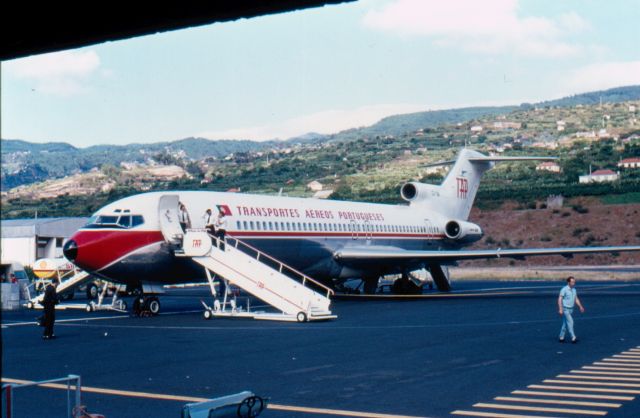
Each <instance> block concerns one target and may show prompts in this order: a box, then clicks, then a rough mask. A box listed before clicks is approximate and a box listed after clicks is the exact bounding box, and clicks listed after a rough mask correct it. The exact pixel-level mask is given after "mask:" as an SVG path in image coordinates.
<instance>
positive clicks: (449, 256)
mask: <svg viewBox="0 0 640 418" xmlns="http://www.w3.org/2000/svg"><path fill="white" fill-rule="evenodd" d="M623 251H640V246H638V245H630V246H612V247H565V248H529V249H505V250H503V249H501V248H497V249H491V250H448V251H410V250H403V249H402V248H397V247H347V248H343V249H340V250H338V251H336V252H335V253H334V254H333V257H334V258H335V259H336V260H337V261H342V262H362V261H377V262H384V261H389V262H394V261H395V262H402V261H428V262H435V263H438V262H440V263H451V262H455V261H459V260H477V259H488V258H515V259H520V260H524V258H525V257H530V256H537V255H561V256H564V257H572V256H573V255H574V254H592V253H616V252H623Z"/></svg>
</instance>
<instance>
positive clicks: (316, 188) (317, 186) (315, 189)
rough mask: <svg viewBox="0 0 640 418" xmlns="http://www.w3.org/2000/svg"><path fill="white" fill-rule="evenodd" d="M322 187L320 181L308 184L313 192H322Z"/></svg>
mask: <svg viewBox="0 0 640 418" xmlns="http://www.w3.org/2000/svg"><path fill="white" fill-rule="evenodd" d="M322 187H323V186H322V183H320V182H319V181H318V180H314V181H312V182H310V183H308V184H307V188H309V189H310V190H311V191H313V192H319V191H320V190H322Z"/></svg>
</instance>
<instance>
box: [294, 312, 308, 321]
mask: <svg viewBox="0 0 640 418" xmlns="http://www.w3.org/2000/svg"><path fill="white" fill-rule="evenodd" d="M296 319H297V320H298V322H307V314H306V313H304V312H298V315H296Z"/></svg>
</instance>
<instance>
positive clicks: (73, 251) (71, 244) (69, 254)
mask: <svg viewBox="0 0 640 418" xmlns="http://www.w3.org/2000/svg"><path fill="white" fill-rule="evenodd" d="M62 253H63V254H64V256H65V258H66V259H67V260H69V261H74V260H75V259H76V257H77V256H78V244H76V242H75V241H74V240H72V239H70V240H69V241H67V243H66V244H64V247H63V248H62Z"/></svg>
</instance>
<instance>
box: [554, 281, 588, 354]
mask: <svg viewBox="0 0 640 418" xmlns="http://www.w3.org/2000/svg"><path fill="white" fill-rule="evenodd" d="M575 286H576V279H574V278H573V276H569V278H567V285H566V286H565V287H563V288H562V290H560V295H559V296H558V313H559V314H560V315H561V316H562V328H561V329H560V337H559V341H560V342H561V343H563V342H564V336H565V334H566V333H567V332H568V333H569V337H571V342H572V343H573V344H575V343H577V342H578V338H577V337H576V334H575V333H574V332H573V317H572V316H571V315H572V314H573V307H574V306H575V305H578V308H580V312H581V313H584V307H583V306H582V303H581V302H580V299H579V298H578V294H577V293H576V289H575Z"/></svg>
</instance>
